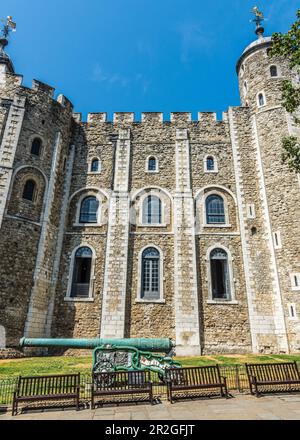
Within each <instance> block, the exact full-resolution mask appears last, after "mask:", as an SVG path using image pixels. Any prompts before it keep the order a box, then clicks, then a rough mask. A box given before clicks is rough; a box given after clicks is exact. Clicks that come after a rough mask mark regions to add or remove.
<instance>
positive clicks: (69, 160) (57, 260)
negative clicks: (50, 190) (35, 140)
mask: <svg viewBox="0 0 300 440" xmlns="http://www.w3.org/2000/svg"><path fill="white" fill-rule="evenodd" d="M65 157H66V169H65V181H64V193H63V200H62V205H61V206H62V209H61V215H60V219H59V229H58V234H57V245H56V250H55V257H54V263H53V271H52V278H51V294H50V298H51V299H50V302H49V307H48V312H47V320H46V326H45V329H46V330H45V333H46V337H47V338H49V337H51V328H52V321H53V314H54V306H55V294H56V286H57V280H58V276H59V270H60V264H61V255H62V248H63V241H64V231H65V224H66V218H67V213H68V199H69V196H70V188H71V181H72V172H73V164H74V158H75V145H71V147H70V152H69V155H68V156H65Z"/></svg>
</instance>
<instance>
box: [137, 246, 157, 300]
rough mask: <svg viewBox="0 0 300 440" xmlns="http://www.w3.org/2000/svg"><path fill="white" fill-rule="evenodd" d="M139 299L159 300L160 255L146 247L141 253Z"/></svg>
mask: <svg viewBox="0 0 300 440" xmlns="http://www.w3.org/2000/svg"><path fill="white" fill-rule="evenodd" d="M141 276H142V279H141V299H143V300H158V299H160V296H161V295H160V288H161V286H160V253H159V251H158V250H157V249H156V248H154V247H148V248H147V249H145V250H144V251H143V253H142V273H141Z"/></svg>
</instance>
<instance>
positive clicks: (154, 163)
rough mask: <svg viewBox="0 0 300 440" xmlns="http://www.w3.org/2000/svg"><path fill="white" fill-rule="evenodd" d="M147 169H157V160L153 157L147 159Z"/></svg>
mask: <svg viewBox="0 0 300 440" xmlns="http://www.w3.org/2000/svg"><path fill="white" fill-rule="evenodd" d="M148 171H157V160H156V158H155V157H150V158H149V159H148Z"/></svg>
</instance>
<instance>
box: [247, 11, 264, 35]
mask: <svg viewBox="0 0 300 440" xmlns="http://www.w3.org/2000/svg"><path fill="white" fill-rule="evenodd" d="M251 12H252V14H254V15H255V18H253V19H252V20H250V21H251V22H252V23H255V24H256V33H257V35H258V36H262V35H263V33H264V28H263V26H262V23H263V22H264V21H266V18H265V16H264V14H263V12H261V11H260V10H259V9H258V7H257V6H254V8H253V9H252V10H251Z"/></svg>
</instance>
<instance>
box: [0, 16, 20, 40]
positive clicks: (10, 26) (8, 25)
mask: <svg viewBox="0 0 300 440" xmlns="http://www.w3.org/2000/svg"><path fill="white" fill-rule="evenodd" d="M0 21H1V23H4V25H3V27H2V29H1V34H2V38H5V39H7V38H8V37H9V34H10V32H15V31H16V29H17V25H16V23H15V22H14V21H13V19H12V17H11V16H10V15H9V16H8V17H7V19H6V20H0Z"/></svg>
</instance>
